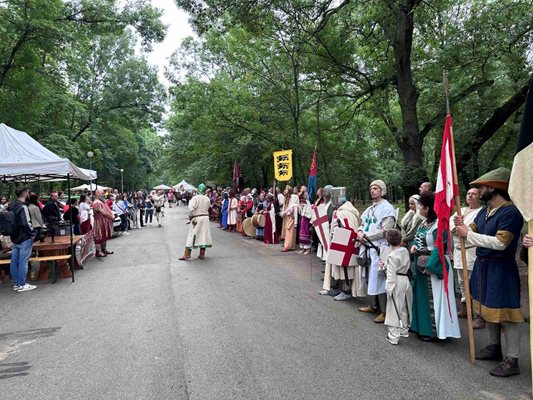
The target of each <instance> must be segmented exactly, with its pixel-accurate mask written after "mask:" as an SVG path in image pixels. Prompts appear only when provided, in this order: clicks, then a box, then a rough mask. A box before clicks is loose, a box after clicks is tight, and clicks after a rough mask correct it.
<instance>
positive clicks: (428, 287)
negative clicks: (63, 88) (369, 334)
mask: <svg viewBox="0 0 533 400" xmlns="http://www.w3.org/2000/svg"><path fill="white" fill-rule="evenodd" d="M509 176H510V172H509V171H508V170H506V169H504V168H499V169H497V170H495V171H491V172H489V173H487V174H485V175H483V176H481V177H480V178H478V179H477V180H475V181H474V182H472V183H471V186H472V187H471V188H470V189H469V190H468V192H467V194H466V207H464V208H463V209H462V210H461V214H460V215H457V214H454V215H453V216H452V217H451V226H450V228H451V229H450V232H451V236H448V235H446V234H444V239H443V240H444V243H443V246H444V248H446V249H452V252H451V257H448V256H446V257H445V258H444V259H442V258H441V257H440V255H439V251H437V250H436V248H437V232H438V224H439V221H438V219H437V213H436V211H435V193H434V192H433V191H432V185H431V183H429V182H424V183H423V184H422V185H421V186H420V189H419V193H420V194H417V195H413V196H411V197H410V198H409V209H408V210H407V212H406V213H405V215H403V217H402V218H401V219H400V218H399V213H398V210H397V209H395V207H394V206H393V205H392V204H391V203H390V202H389V201H388V200H387V186H386V184H385V182H383V181H382V180H379V179H378V180H374V181H373V182H372V183H371V184H370V186H369V192H370V197H371V199H372V204H371V205H370V206H368V207H367V208H366V209H365V210H364V211H363V212H360V210H358V209H357V208H356V207H355V205H354V204H353V203H352V202H351V201H349V200H348V199H347V198H346V190H345V188H342V187H333V186H331V185H327V186H324V187H323V188H318V190H317V191H316V194H315V195H314V196H313V197H314V198H313V199H311V198H310V196H309V194H308V190H307V187H306V186H304V185H301V186H297V187H291V186H289V185H287V186H286V187H285V188H284V189H283V190H281V188H279V187H276V188H272V189H267V190H257V189H250V188H245V189H243V190H242V191H240V192H239V193H236V192H235V191H234V190H233V189H231V188H226V189H223V188H209V187H206V186H205V185H204V184H201V185H199V186H198V193H197V194H196V193H195V194H196V195H194V194H186V193H185V192H184V191H180V192H178V193H173V192H170V193H163V192H162V191H157V192H154V191H153V192H151V193H148V192H146V191H139V192H133V193H126V194H122V195H121V194H119V193H116V192H115V193H107V194H106V193H104V192H103V191H102V190H96V191H95V196H94V199H93V200H92V201H91V199H90V196H89V194H87V193H82V194H81V195H80V198H79V200H74V199H73V200H71V203H70V204H62V203H60V202H59V201H58V198H59V197H60V195H61V194H60V193H57V192H52V193H50V198H49V200H48V201H47V202H46V203H45V204H42V203H41V201H40V200H39V196H38V195H37V194H35V193H33V192H29V191H28V190H27V189H26V188H18V189H17V190H16V197H17V198H16V200H14V201H13V202H8V199H7V197H6V196H2V197H0V211H5V210H10V211H13V212H14V213H15V214H16V216H17V218H18V220H19V229H18V230H17V232H16V233H14V234H13V235H11V237H10V241H11V244H10V245H8V247H9V249H10V250H11V251H12V254H11V269H10V272H11V277H12V279H13V281H14V290H17V291H27V290H32V289H34V288H35V285H30V284H28V283H27V281H26V276H27V266H28V258H29V255H30V253H31V247H32V243H33V241H34V240H36V238H38V237H39V236H40V235H42V231H43V230H44V229H46V228H47V227H50V226H53V225H54V224H56V223H59V222H60V221H72V226H73V227H74V231H75V232H76V233H80V234H84V233H86V232H89V231H91V232H92V233H93V236H94V241H95V244H96V256H97V257H106V256H108V255H111V254H113V252H112V251H110V250H109V249H108V248H107V242H108V240H109V239H110V238H111V237H112V234H113V221H115V220H116V219H117V218H118V219H119V220H120V228H119V230H120V234H123V235H128V234H129V231H130V230H131V229H141V228H142V227H145V226H147V225H148V226H149V225H151V224H152V223H153V217H154V214H155V221H156V223H157V224H158V226H159V227H161V226H162V224H163V220H164V210H163V209H164V207H165V204H168V205H169V207H171V206H172V204H180V203H181V204H184V205H186V206H187V207H188V209H189V219H190V227H189V233H188V236H187V242H186V244H185V251H184V254H183V256H182V257H181V258H180V260H188V259H190V258H191V257H192V255H191V252H192V249H194V248H199V249H200V253H199V257H198V258H199V259H204V258H205V254H206V253H205V252H206V249H207V248H209V247H211V246H212V239H211V232H210V222H209V221H212V222H216V223H217V224H218V227H219V228H220V229H221V230H222V231H227V232H230V233H234V234H241V235H243V236H245V237H250V238H255V239H257V240H259V241H262V242H264V243H265V244H270V245H279V246H280V247H279V249H280V251H281V252H290V251H295V250H297V247H298V248H299V253H300V254H301V255H302V256H307V255H309V254H311V253H312V252H313V251H314V250H315V249H316V256H317V257H318V258H319V259H320V262H322V263H323V264H324V271H323V272H324V279H323V285H322V288H321V289H320V294H321V295H324V296H331V297H332V298H333V300H335V301H346V300H350V299H352V298H357V297H360V298H364V299H368V300H369V303H368V304H367V305H365V306H363V307H360V308H359V311H360V312H363V313H371V314H375V318H374V322H376V323H383V324H384V325H385V326H386V327H387V329H386V331H387V332H386V340H387V341H388V342H389V343H390V344H392V345H398V344H399V343H400V340H402V338H405V337H408V336H409V335H410V334H412V333H414V334H416V336H417V337H418V338H419V339H420V340H422V341H427V342H434V341H438V340H447V338H459V337H460V336H461V333H460V329H459V322H458V319H459V318H465V317H466V316H467V304H466V302H467V301H468V298H467V293H466V290H465V281H464V278H463V261H462V253H461V248H460V242H461V238H462V239H464V243H465V247H466V269H467V271H468V274H467V275H468V278H469V285H470V286H469V288H470V293H471V300H472V304H471V305H472V309H473V311H474V321H473V325H474V328H476V329H484V328H486V329H487V331H488V334H489V339H490V344H489V346H487V347H486V348H484V349H482V350H480V351H479V352H478V353H477V354H476V358H477V359H478V360H487V361H497V362H498V363H499V364H498V365H496V367H495V368H493V369H492V370H491V371H490V373H491V374H492V375H494V376H499V377H507V376H511V375H515V374H519V373H520V369H519V366H518V358H519V353H520V330H519V323H521V322H523V321H524V316H523V314H522V310H521V307H520V277H519V272H518V267H517V263H516V259H515V258H516V257H515V254H516V251H517V247H518V244H519V241H520V240H521V230H522V227H523V218H522V216H521V214H520V212H519V211H518V209H517V208H516V207H515V206H514V205H513V204H512V202H511V201H510V197H509V194H508V192H507V189H508V184H509ZM483 203H485V204H484V205H483ZM319 209H320V210H322V211H321V212H323V215H322V216H320V213H319V212H318V211H319ZM326 221H327V223H328V225H329V228H328V230H329V232H327V235H322V236H321V235H319V230H320V229H322V224H323V223H325V222H326ZM69 224H70V222H69ZM340 228H343V229H345V230H348V231H349V232H351V233H350V240H353V246H352V247H354V248H355V249H356V250H355V252H356V253H357V257H356V260H357V264H355V265H352V264H350V263H348V264H349V265H344V263H342V265H340V263H334V262H333V261H332V258H331V257H330V253H332V248H330V249H329V251H328V247H331V245H332V244H333V242H334V241H333V239H334V236H335V232H336V230H337V229H340ZM4 239H5V237H4ZM4 241H5V240H4ZM448 242H449V246H448ZM523 245H524V246H523V247H524V248H527V247H531V246H533V238H531V237H530V236H528V235H525V237H524V239H523ZM348 252H351V250H348ZM454 271H455V273H454ZM445 278H446V280H445ZM456 288H457V291H456ZM456 294H457V299H456V296H455V295H456ZM457 302H458V303H459V304H456V303H457ZM502 336H503V337H504V338H505V341H506V347H505V349H506V354H505V356H504V354H503V350H502Z"/></svg>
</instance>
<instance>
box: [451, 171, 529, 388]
mask: <svg viewBox="0 0 533 400" xmlns="http://www.w3.org/2000/svg"><path fill="white" fill-rule="evenodd" d="M510 174H511V172H510V171H509V170H508V169H506V168H498V169H496V170H493V171H490V172H488V173H486V174H485V175H483V176H481V177H480V178H478V179H476V180H475V181H473V182H471V183H470V185H472V186H475V187H478V188H479V194H480V198H481V200H485V201H487V202H488V206H487V207H484V208H483V209H482V210H481V211H480V212H479V214H478V215H477V216H476V218H475V220H474V222H473V223H472V224H470V226H466V225H465V224H464V218H461V217H457V216H456V217H455V218H454V223H455V233H456V234H457V235H458V236H460V237H464V238H466V244H467V246H475V247H476V248H477V250H476V255H477V259H476V261H475V263H474V270H473V271H472V278H471V280H470V291H471V293H472V300H473V305H474V312H476V313H479V314H481V317H482V318H483V319H484V320H485V321H486V322H487V328H488V331H489V338H490V344H489V345H488V346H487V347H486V348H485V349H483V350H481V351H480V352H478V353H477V354H476V359H478V360H490V361H500V364H499V365H498V366H496V367H495V368H494V369H492V370H491V371H490V374H491V375H493V376H498V377H508V376H511V375H517V374H519V373H520V368H519V366H518V358H519V355H520V326H519V323H521V322H524V315H523V314H522V310H521V308H520V274H519V272H518V266H517V264H516V250H517V246H518V242H519V240H520V233H521V230H522V227H523V225H524V220H523V218H522V215H521V214H520V211H519V210H518V208H516V206H514V205H513V204H512V203H511V201H510V197H509V193H508V192H507V190H508V187H509V178H510ZM502 334H503V336H504V337H505V341H506V351H507V354H506V356H505V358H504V357H503V353H502V345H501V336H502Z"/></svg>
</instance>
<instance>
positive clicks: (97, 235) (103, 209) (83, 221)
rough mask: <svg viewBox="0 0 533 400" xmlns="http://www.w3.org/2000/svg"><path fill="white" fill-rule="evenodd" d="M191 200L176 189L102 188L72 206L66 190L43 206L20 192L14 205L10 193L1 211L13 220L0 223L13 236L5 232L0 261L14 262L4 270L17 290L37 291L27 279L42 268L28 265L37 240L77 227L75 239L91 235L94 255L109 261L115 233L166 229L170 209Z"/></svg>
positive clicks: (1, 200)
mask: <svg viewBox="0 0 533 400" xmlns="http://www.w3.org/2000/svg"><path fill="white" fill-rule="evenodd" d="M191 196H192V195H191V194H185V193H184V191H183V190H182V191H180V193H179V195H174V193H173V191H168V192H167V193H164V192H163V191H162V190H158V191H151V192H148V191H137V192H131V193H124V194H119V193H118V191H117V190H114V191H112V192H107V193H105V192H103V191H102V190H100V189H99V190H96V191H95V192H94V196H92V195H91V193H89V192H79V193H77V195H76V196H73V197H72V198H71V199H70V202H69V201H68V199H65V198H64V193H63V192H62V191H52V192H50V193H49V195H48V199H47V200H46V201H44V202H43V201H41V197H40V196H39V195H38V194H37V193H35V192H32V191H30V190H29V189H28V188H25V187H22V188H17V189H16V191H15V197H16V198H15V199H13V201H9V198H8V196H6V195H2V196H0V212H4V211H12V212H13V220H12V221H9V219H8V218H7V217H6V218H2V219H1V220H0V221H2V223H3V225H6V227H4V226H2V231H4V230H5V231H6V232H9V231H10V230H12V231H13V232H12V233H11V234H6V235H3V234H0V246H1V247H0V258H10V259H11V264H10V267H9V269H8V270H7V271H5V272H6V273H8V274H9V275H10V276H11V279H12V280H13V282H14V286H13V289H14V290H16V291H18V292H25V291H29V290H33V289H35V288H36V287H37V286H36V285H33V284H30V283H28V280H27V277H28V275H29V276H31V277H36V275H37V273H36V271H37V269H38V268H37V266H32V265H31V264H30V263H29V262H28V261H29V258H30V256H31V253H32V247H33V243H34V242H35V241H38V240H43V239H44V237H45V236H55V235H59V234H61V233H60V232H61V231H62V232H63V233H68V228H69V227H70V225H72V232H73V234H74V235H85V234H87V233H89V232H91V233H92V238H94V243H95V248H96V253H95V256H96V257H107V256H108V255H111V254H113V252H112V251H111V250H109V249H108V248H107V242H108V241H109V240H110V239H111V238H112V237H113V236H114V235H129V231H130V230H131V229H140V228H142V227H145V226H151V225H152V223H153V221H154V218H155V223H157V224H158V226H159V227H161V226H162V225H163V221H164V216H165V214H164V208H165V205H168V206H169V207H172V205H173V204H175V202H176V201H177V200H178V199H179V200H180V201H182V202H183V203H184V204H187V203H188V199H189V198H190V197H191ZM10 225H11V229H10ZM28 267H29V268H28ZM32 269H33V271H32Z"/></svg>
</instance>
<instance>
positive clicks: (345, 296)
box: [333, 292, 352, 301]
mask: <svg viewBox="0 0 533 400" xmlns="http://www.w3.org/2000/svg"><path fill="white" fill-rule="evenodd" d="M351 298H352V295H351V294H348V293H344V292H340V293H339V294H338V295H337V296H335V297H334V298H333V300H335V301H346V300H350V299H351Z"/></svg>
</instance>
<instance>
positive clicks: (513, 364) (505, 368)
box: [489, 356, 520, 378]
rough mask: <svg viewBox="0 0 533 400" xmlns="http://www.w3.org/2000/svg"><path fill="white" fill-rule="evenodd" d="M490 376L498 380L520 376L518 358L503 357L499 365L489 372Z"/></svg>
mask: <svg viewBox="0 0 533 400" xmlns="http://www.w3.org/2000/svg"><path fill="white" fill-rule="evenodd" d="M489 373H490V374H491V375H492V376H498V377H500V378H507V377H509V376H513V375H518V374H520V367H518V358H512V357H509V356H507V357H505V360H503V361H502V362H501V363H500V364H498V365H497V366H496V367H495V368H493V369H492V370H490V372H489Z"/></svg>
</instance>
